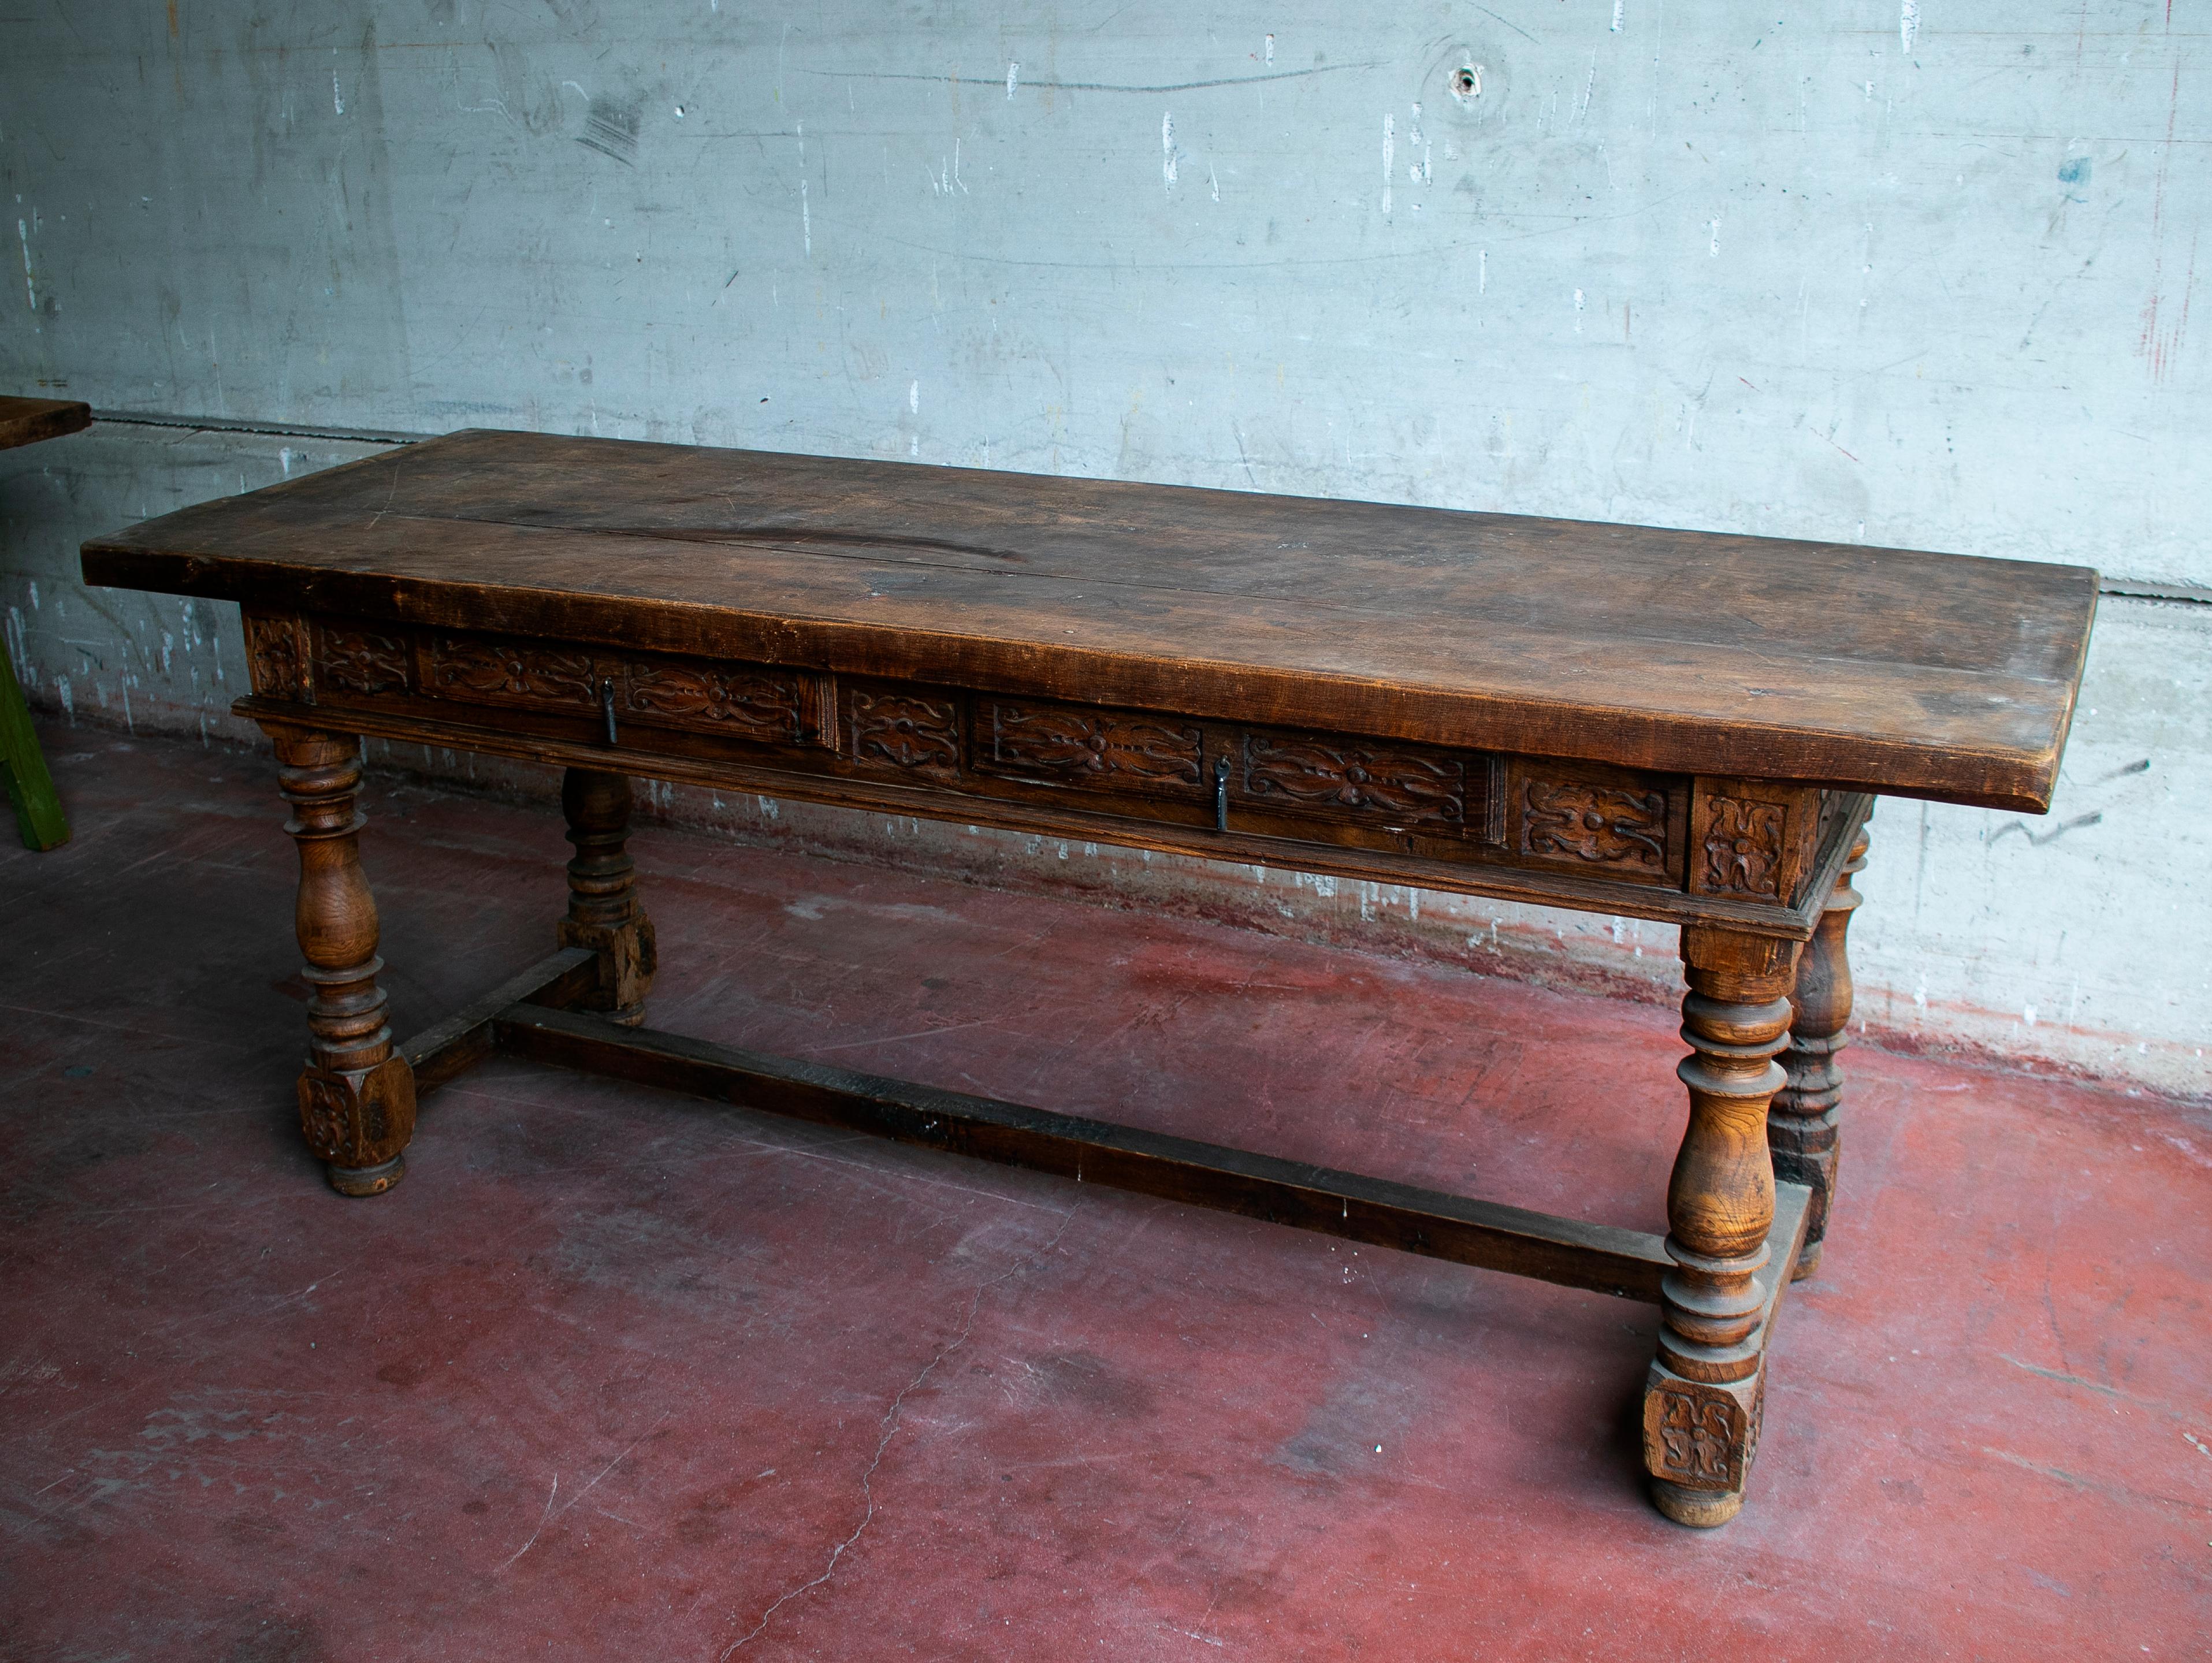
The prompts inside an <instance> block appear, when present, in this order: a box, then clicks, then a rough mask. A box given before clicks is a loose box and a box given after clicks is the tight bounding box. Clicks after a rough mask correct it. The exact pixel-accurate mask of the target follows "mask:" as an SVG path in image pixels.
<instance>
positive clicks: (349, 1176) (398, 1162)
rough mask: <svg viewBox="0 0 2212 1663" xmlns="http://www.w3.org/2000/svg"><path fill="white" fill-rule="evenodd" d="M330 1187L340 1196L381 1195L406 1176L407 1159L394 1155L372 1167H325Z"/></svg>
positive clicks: (329, 1165)
mask: <svg viewBox="0 0 2212 1663" xmlns="http://www.w3.org/2000/svg"><path fill="white" fill-rule="evenodd" d="M323 1170H324V1171H325V1173H327V1174H329V1176H330V1180H331V1188H332V1189H334V1190H336V1191H337V1193H339V1194H340V1195H381V1194H383V1193H384V1192H385V1191H386V1190H388V1189H390V1188H391V1187H392V1186H393V1185H394V1184H397V1183H398V1181H399V1180H401V1179H402V1178H404V1177H405V1176H406V1175H407V1157H406V1156H404V1155H395V1156H392V1158H391V1159H390V1160H389V1161H380V1162H377V1164H376V1165H374V1166H373V1167H342V1166H337V1165H335V1164H328V1165H325V1167H324V1168H323Z"/></svg>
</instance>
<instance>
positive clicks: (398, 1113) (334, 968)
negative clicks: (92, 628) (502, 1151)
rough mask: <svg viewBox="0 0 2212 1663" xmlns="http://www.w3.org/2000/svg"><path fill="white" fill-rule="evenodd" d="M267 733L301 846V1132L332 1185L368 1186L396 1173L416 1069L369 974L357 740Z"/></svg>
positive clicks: (371, 926) (410, 1118)
mask: <svg viewBox="0 0 2212 1663" xmlns="http://www.w3.org/2000/svg"><path fill="white" fill-rule="evenodd" d="M264 727H266V729H267V731H268V733H269V736H270V738H271V739H273V740H274V741H275V742H276V760H277V762H278V764H279V776H278V777H279V779H280V780H281V782H282V785H281V789H282V790H283V795H284V800H285V801H286V802H288V803H289V804H291V805H292V817H291V818H290V819H289V821H287V822H285V826H284V829H285V830H286V831H287V832H289V833H290V834H291V836H292V840H293V841H294V842H295V844H296V845H297V846H298V847H299V851H300V894H299V901H298V905H297V909H296V912H295V926H296V927H297V930H298V933H299V938H300V950H301V953H302V954H303V955H304V956H306V958H307V965H306V968H303V969H302V970H301V973H300V974H301V977H302V978H303V979H304V980H306V981H307V985H308V986H310V987H312V988H313V990H314V992H313V996H312V997H311V998H309V999H308V1001H307V1066H306V1067H305V1068H303V1069H301V1071H300V1078H299V1084H298V1089H297V1095H298V1099H299V1108H300V1131H301V1135H302V1136H303V1137H304V1138H306V1139H307V1147H308V1149H309V1150H312V1151H313V1154H314V1155H315V1156H316V1157H317V1158H318V1159H319V1160H320V1161H322V1162H323V1163H324V1166H325V1170H326V1171H327V1172H328V1173H329V1174H330V1180H331V1187H333V1188H335V1189H337V1191H339V1192H340V1193H342V1194H346V1195H376V1194H380V1193H382V1192H384V1191H385V1190H387V1189H390V1188H391V1187H392V1185H394V1184H395V1183H397V1182H398V1180H399V1174H401V1172H402V1171H404V1169H405V1168H404V1162H403V1160H402V1151H403V1150H405V1149H406V1147H407V1144H408V1140H409V1139H410V1138H413V1137H414V1135H415V1075H414V1071H412V1070H411V1069H410V1068H409V1067H408V1065H407V1059H405V1058H404V1057H402V1056H399V1055H398V1054H397V1053H395V1052H394V1051H393V1050H392V1029H390V1027H388V1026H387V1025H386V1023H385V1019H384V1017H385V1004H386V1000H385V995H384V990H383V989H382V988H381V987H380V986H378V985H377V980H376V978H377V974H378V973H379V972H380V971H381V970H382V969H383V968H384V961H383V960H382V959H380V958H379V957H378V956H376V938H377V922H376V900H375V897H374V895H371V894H370V893H369V888H368V879H367V878H366V877H363V876H362V869H361V847H360V838H361V828H362V816H361V815H360V813H359V812H358V811H357V810H356V808H355V795H356V792H357V791H358V790H359V788H360V785H361V755H360V751H361V744H360V741H359V740H358V739H356V737H353V736H352V735H350V734H341V733H328V732H324V731H320V730H319V729H313V728H297V727H289V726H285V725H279V724H274V723H267V724H264Z"/></svg>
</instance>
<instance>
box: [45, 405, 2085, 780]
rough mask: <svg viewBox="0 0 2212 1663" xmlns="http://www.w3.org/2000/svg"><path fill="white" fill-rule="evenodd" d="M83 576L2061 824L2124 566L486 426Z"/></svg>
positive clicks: (259, 495)
mask: <svg viewBox="0 0 2212 1663" xmlns="http://www.w3.org/2000/svg"><path fill="white" fill-rule="evenodd" d="M84 569H85V575H86V578H87V580H88V581H90V582H93V583H97V584H107V585H113V586H123V587H133V588H143V589H154V590H161V591H166V592H173V593H183V594H194V595H206V596H215V597H221V598H229V599H234V600H239V601H243V602H246V603H250V604H254V603H258V604H263V605H276V606H292V607H296V608H300V609H302V610H309V611H321V612H326V613H333V614H337V615H342V616H359V617H375V618H384V619H388V620H392V621H394V622H411V623H417V624H431V625H444V626H450V627H455V628H475V629H490V630H501V631H506V632H509V633H512V634H520V635H531V636H541V637H547V638H551V639H556V640H576V641H588V642H595V643H600V644H605V645H608V646H634V647H647V648H659V649H662V650H665V651H671V652H691V653H704V654H709V655H717V656H721V657H726V658H732V659H749V660H752V661H756V662H768V663H775V664H787V665H805V666H810V667H813V668H817V669H823V670H829V671H840V672H847V673H856V674H857V673H866V674H871V675H878V676H894V677H914V678H916V679H921V680H927V681H933V682H940V683H955V684H958V685H964V686H969V687H975V688H979V689H995V690H999V691H1002V692H1014V693H1027V694H1031V695H1041V696H1047V697H1056V698H1063V699H1074V700H1080V701H1090V702H1094V703H1099V704H1110V705H1122V706H1131V707H1139V708H1146V709H1154V710H1167V711H1174V712H1179V713H1188V714H1190V715H1194V716H1200V717H1211V718H1218V719H1232V720H1248V721H1262V722H1279V723H1286V724H1292V725H1306V726H1310V727H1316V728H1325V729H1329V730H1334V731H1352V732H1362V733H1370V734H1376V735H1380V736H1385V737H1395V738H1401V739H1411V740H1419V741H1425V742H1428V743H1439V744H1450V745H1466V746H1474V747H1478V748H1483V749H1490V750H1510V751H1516V752H1520V753H1524V754H1528V755H1534V756H1572V757H1577V758H1583V759H1586V760H1591V761H1598V762H1616V763H1620V764H1623V765H1626V766H1629V767H1636V768H1662V769H1668V770H1672V771H1676V772H1683V773H1697V774H1736V775H1747V776H1757V777H1762V778H1769V779H1780V780H1803V781H1813V782H1820V783H1824V784H1832V785H1837V786H1851V787H1856V788H1858V789H1862V790H1867V791H1874V792H1887V793H1891V794H1898V795H1908V796H1922V797H1932V798H1948V799H1951V800H1955V801H1960V802H1966V803H1978V804H1989V805H1991V806H1996V807H2006V808H2013V809H2022V810H2032V811H2039V810H2043V809H2045V808H2047V807H2048V806H2049V802H2050V797H2051V788H2052V785H2053V782H2054V780H2055V778H2056V775H2057V767H2058V757H2059V753H2060V750H2061V748H2062V746H2063V743H2064V741H2065V737H2066V730H2067V725H2068V722H2069V719H2070V717H2071V714H2072V711H2073V706H2074V700H2075V693H2076V690H2077V689H2078V687H2079V683H2080V680H2081V665H2082V659H2083V655H2084V653H2085V652H2086V650H2087V643H2088V637H2089V629H2090V623H2091V620H2092V618H2093V616H2094V613H2095V609H2096V595H2097V577H2096V574H2095V573H2093V572H2092V571H2089V570H2088V569H2087V568H2085V567H2078V566H2048V565H2037V564H2031V563H2027V562H2021V561H1999V560H1981V559H1974V558H1970V557H1967V556H1964V555H1937V554H1918V553H1912V552H1909V551H1905V550H1900V549H1868V548H1862V547H1858V546H1857V545H1851V544H1838V543H1794V542H1783V541H1778V540H1774V539H1770V538H1760V537H1733V536H1722V535H1717V534H1713V533H1707V532H1697V531H1655V530H1649V529H1645V528H1642V527H1637V526H1629V525H1596V524H1589V523H1583V522H1577V521H1571V520H1558V519H1525V518H1521V517H1517V516H1511V515H1504V514H1481V513H1452V512H1447V511H1443V510H1437V509H1424V508H1408V507H1391V506H1386V505H1382V504H1376V503H1367V502H1341V501H1321V500H1316V499H1311V498H1301V497H1281V496H1264V495H1247V494H1244V493H1241V492H1231V491H1211V490H1196V489H1182V488H1176V487H1168V486H1156V485H1139V484H1127V483H1114V482H1106V481H1092V480H1076V479H1062V478H1046V477H1039V476H1030V475H1024V474H1009V473H993V472H981V471H976V470H967V469H954V468H934V467H923V466H918V465H913V464H900V463H879V462H856V461H841V460H831V459H825V458H813V457H803V456H787V455H780V454H775V453H770V452H756V451H730V450H709V449H703V448H698V447H693V446H675V445H653V444H635V443H626V442H620V441H616V440H592V439H565V438H558V437H553V436H550V435H544V434H520V433H500V432H483V431H477V432H465V433H457V434H451V435H449V436H447V437H446V438H443V439H439V440H432V441H429V442H428V443H424V444H421V445H416V446H408V447H405V448H404V449H399V450H396V451H393V452H389V453H387V454H384V455H380V456H376V457H372V458H368V459H366V460H364V461H362V462H357V463H354V464H349V465H348V466H346V467H343V468H335V469H331V470H329V471H327V472H324V473H319V474H316V475H313V476H309V477H307V478H305V479H302V480H299V481H295V482H294V483H289V484H284V485H279V486H274V487H271V488H270V489H267V490H263V491H257V492H254V493H252V494H251V495H246V496H241V497H234V498H230V499H227V500H224V501H217V502H212V503H208V504H204V505H203V506H201V507H195V508H188V509H185V510H184V511H183V512H181V513H174V514H170V515H167V516H166V517H164V518H162V519H155V520H150V521H148V522H147V523H145V524H143V525H137V526H134V527H132V528H131V529H130V530H128V531H120V532H118V533H116V534H115V535H113V536H112V537H100V538H96V539H94V541H92V542H89V543H86V544H85V545H84Z"/></svg>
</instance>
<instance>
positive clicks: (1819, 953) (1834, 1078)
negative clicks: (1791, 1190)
mask: <svg viewBox="0 0 2212 1663" xmlns="http://www.w3.org/2000/svg"><path fill="white" fill-rule="evenodd" d="M1866 852H1867V835H1866V832H1865V830H1864V829H1863V828H1862V829H1861V830H1860V832H1859V834H1858V839H1857V841H1856V842H1855V843H1853V844H1852V846H1851V851H1850V858H1849V859H1847V860H1846V861H1845V862H1844V870H1843V872H1842V875H1841V876H1839V877H1838V878H1837V879H1836V888H1835V892H1834V893H1833V894H1832V895H1830V897H1829V898H1828V904H1827V906H1826V908H1825V909H1823V911H1822V912H1821V913H1820V926H1819V927H1818V928H1817V929H1816V930H1815V931H1814V934H1813V938H1812V940H1811V941H1809V942H1808V943H1807V944H1806V945H1805V952H1804V956H1803V958H1802V960H1801V961H1800V962H1799V964H1798V966H1797V981H1796V986H1795V988H1794V989H1793V990H1792V991H1791V992H1790V1044H1789V1047H1788V1049H1787V1050H1786V1051H1785V1052H1784V1053H1783V1058H1782V1061H1783V1066H1784V1070H1785V1071H1786V1072H1787V1073H1788V1075H1789V1077H1790V1083H1788V1084H1787V1085H1785V1086H1784V1087H1783V1089H1781V1090H1780V1091H1778V1092H1777V1093H1776V1094H1775V1097H1774V1103H1773V1107H1772V1108H1771V1109H1770V1110H1769V1111H1768V1113H1767V1117H1766V1141H1767V1144H1768V1146H1769V1148H1770V1149H1771V1150H1772V1151H1773V1155H1774V1175H1775V1176H1776V1177H1777V1178H1778V1179H1780V1180H1783V1181H1784V1182H1785V1183H1792V1184H1802V1185H1804V1186H1805V1187H1806V1188H1808V1189H1809V1190H1811V1191H1812V1192H1813V1206H1812V1213H1811V1216H1810V1218H1809V1219H1808V1223H1807V1227H1806V1232H1805V1250H1804V1252H1802V1253H1800V1254H1799V1255H1798V1256H1797V1268H1796V1273H1795V1274H1796V1279H1797V1280H1798V1281H1801V1282H1802V1281H1803V1280H1804V1279H1805V1278H1807V1277H1808V1276H1810V1275H1812V1274H1813V1272H1814V1271H1816V1270H1818V1269H1819V1268H1820V1249H1821V1247H1822V1245H1823V1237H1824V1236H1825V1235H1826V1231H1827V1228H1828V1213H1829V1210H1830V1208H1831V1207H1832V1205H1833V1204H1834V1200H1835V1193H1836V1171H1837V1167H1838V1163H1839V1162H1840V1161H1841V1158H1842V1155H1843V1128H1842V1125H1841V1123H1840V1113H1841V1108H1842V1103H1843V1096H1844V1071H1843V1069H1842V1068H1841V1066H1839V1065H1838V1062H1837V1060H1836V1058H1837V1053H1838V1052H1840V1051H1841V1050H1843V1048H1844V1047H1845V1046H1846V1045H1848V1044H1850V1033H1849V1028H1850V1019H1851V963H1850V955H1849V951H1848V948H1847V944H1846V942H1845V937H1846V935H1847V934H1848V932H1849V931H1850V922H1851V913H1852V912H1853V910H1854V909H1856V908H1857V906H1858V904H1859V901H1860V898H1861V897H1860V895H1859V894H1858V891H1857V890H1856V889H1852V888H1851V875H1852V874H1853V873H1854V872H1860V871H1865V870H1866Z"/></svg>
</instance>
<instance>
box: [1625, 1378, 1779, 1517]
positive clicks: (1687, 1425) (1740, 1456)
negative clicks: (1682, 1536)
mask: <svg viewBox="0 0 2212 1663" xmlns="http://www.w3.org/2000/svg"><path fill="white" fill-rule="evenodd" d="M1765 1386H1766V1370H1765V1368H1764V1366H1762V1367H1761V1368H1760V1369H1759V1370H1758V1372H1757V1373H1755V1374H1753V1375H1752V1376H1751V1378H1750V1379H1748V1380H1741V1381H1728V1382H1725V1383H1723V1384H1720V1385H1707V1384H1705V1383H1704V1382H1701V1381H1691V1380H1685V1379H1683V1378H1682V1376H1680V1375H1677V1374H1675V1373H1674V1371H1673V1370H1672V1369H1668V1367H1667V1366H1666V1365H1665V1364H1663V1363H1653V1364H1652V1365H1651V1372H1650V1375H1648V1376H1647V1377H1646V1378H1645V1381H1644V1463H1645V1465H1646V1466H1647V1467H1649V1469H1650V1473H1651V1501H1652V1504H1653V1505H1654V1506H1656V1508H1658V1509H1659V1510H1660V1512H1662V1513H1663V1514H1666V1515H1667V1516H1668V1518H1670V1519H1672V1520H1674V1522H1675V1523H1676V1524H1678V1525H1691V1526H1695V1527H1696V1528H1698V1529H1700V1530H1710V1529H1711V1528H1712V1527H1713V1526H1715V1525H1724V1524H1726V1523H1727V1522H1728V1521H1729V1520H1731V1519H1733V1518H1735V1515H1736V1514H1738V1513H1740V1512H1741V1511H1742V1510H1743V1487H1744V1484H1745V1483H1746V1481H1747V1479H1748V1478H1750V1476H1751V1464H1752V1461H1753V1460H1754V1459H1755V1458H1756V1457H1757V1455H1758V1454H1759V1411H1760V1409H1761V1407H1762V1401H1763V1399H1764V1396H1765Z"/></svg>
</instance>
